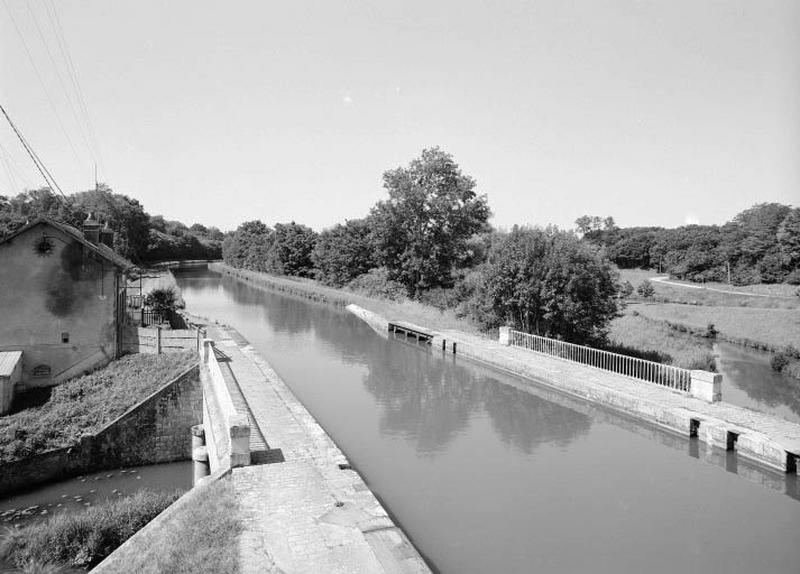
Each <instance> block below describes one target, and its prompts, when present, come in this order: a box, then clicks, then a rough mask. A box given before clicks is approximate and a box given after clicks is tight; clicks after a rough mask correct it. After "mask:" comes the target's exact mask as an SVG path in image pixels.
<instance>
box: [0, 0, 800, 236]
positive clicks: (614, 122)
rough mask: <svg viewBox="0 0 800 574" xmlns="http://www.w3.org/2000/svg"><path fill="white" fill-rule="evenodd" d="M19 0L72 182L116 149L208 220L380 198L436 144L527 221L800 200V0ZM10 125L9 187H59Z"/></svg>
mask: <svg viewBox="0 0 800 574" xmlns="http://www.w3.org/2000/svg"><path fill="white" fill-rule="evenodd" d="M0 3H3V4H4V5H3V6H0V103H2V104H3V106H4V107H6V109H7V111H8V112H9V113H10V114H11V116H12V119H14V120H15V122H16V123H17V125H18V127H19V128H20V129H21V130H22V132H23V133H24V135H25V136H26V137H27V139H28V140H29V142H30V143H31V144H32V146H33V147H34V149H35V150H36V152H37V153H38V154H39V156H40V157H41V158H42V159H43V160H44V162H45V164H46V165H47V166H48V168H49V169H50V171H51V172H52V173H53V175H54V176H55V177H56V179H57V181H58V182H59V183H60V185H61V187H62V188H64V189H65V191H67V192H73V191H79V190H83V189H88V188H90V187H92V186H93V181H94V174H93V163H94V157H95V156H97V155H99V156H101V161H100V166H99V167H98V170H99V172H100V174H99V176H100V180H101V181H105V182H107V183H108V184H109V185H110V186H111V187H112V188H113V189H114V190H115V191H117V192H119V193H124V194H127V195H130V196H133V197H135V198H137V199H139V200H140V201H141V202H142V203H143V205H144V206H145V208H146V209H147V211H148V212H149V213H151V214H159V213H160V214H163V215H164V216H166V217H167V218H170V219H180V220H182V221H183V222H185V223H187V224H190V223H193V222H202V223H205V224H207V225H217V226H219V227H221V228H223V229H229V228H232V227H235V226H236V225H238V224H239V223H241V222H242V221H245V220H250V219H261V220H263V221H264V222H266V223H268V224H270V225H271V224H273V223H275V222H285V221H290V220H295V221H298V222H303V223H306V224H308V225H311V226H312V227H314V228H315V229H317V230H319V229H321V228H323V227H327V226H330V225H332V224H334V223H336V222H339V221H343V220H344V219H345V218H355V217H360V216H363V215H365V214H366V213H367V211H368V210H369V208H370V206H372V205H373V204H374V203H375V202H376V201H377V200H379V199H381V198H384V197H385V191H384V190H383V188H382V179H381V175H382V173H383V172H384V171H385V170H387V169H391V168H394V167H397V166H398V165H405V164H407V163H408V162H409V161H410V160H411V159H412V158H414V157H415V156H417V155H419V153H420V151H421V150H422V149H423V148H424V147H430V146H435V145H438V146H440V147H442V148H443V149H444V150H445V151H447V152H449V153H451V154H453V156H454V157H455V159H456V161H457V162H458V163H459V164H460V166H461V168H462V170H463V171H464V172H465V173H467V174H469V175H471V176H473V177H474V178H475V179H476V180H477V183H478V188H479V190H480V192H481V193H485V194H487V195H488V197H489V203H490V205H491V208H492V210H493V212H494V218H493V223H494V224H495V225H499V226H504V227H508V226H510V225H512V224H514V223H521V224H522V223H532V224H547V223H555V224H558V225H560V226H565V227H571V226H572V223H573V221H574V220H575V219H576V218H577V217H578V216H580V215H583V214H596V215H613V216H614V217H615V218H616V220H617V223H618V224H620V225H663V226H677V225H681V224H683V223H685V222H700V223H721V222H723V221H726V220H728V219H730V218H731V217H732V216H733V215H734V214H735V213H737V212H739V211H741V210H742V209H744V208H747V207H749V206H750V205H752V204H753V203H756V202H762V201H779V202H782V203H791V204H794V205H800V1H798V0H793V1H771V0H764V1H759V2H755V1H752V0H749V1H741V0H720V1H707V0H661V1H633V0H628V1H602V0H586V1H566V0H553V1H547V2H535V1H528V2H512V1H508V0H507V1H503V2H472V1H470V2H466V1H464V0H461V1H455V2H434V1H432V0H428V1H425V2H414V1H402V2H400V1H397V2H388V1H386V2H363V3H361V2H331V1H319V2H311V3H306V2H296V1H289V2H287V1H284V2H267V1H263V0H262V1H257V2H214V3H210V2H199V1H197V0H192V1H183V2H178V1H169V2H166V1H163V2H155V1H144V0H137V1H135V2H134V1H127V2H118V1H107V0H103V1H99V0H97V1H92V2H89V1H74V0H56V2H55V3H54V2H53V0H29V1H28V2H24V1H22V0H0ZM53 6H56V7H57V10H58V12H57V16H58V19H60V22H61V24H62V29H63V35H64V39H65V40H66V44H67V45H68V49H69V56H70V57H71V59H72V61H73V63H74V67H75V69H76V71H77V78H78V80H79V82H78V83H79V86H80V88H81V91H82V93H83V97H84V101H85V104H86V109H87V110H88V114H89V116H90V118H91V122H92V124H93V127H94V132H95V134H96V140H97V145H93V144H92V145H89V144H91V142H92V137H91V135H87V134H86V133H82V132H88V129H87V128H86V127H85V126H84V124H85V122H84V121H83V120H82V119H81V118H82V117H83V116H82V115H81V113H80V109H81V108H80V104H79V103H78V102H77V99H76V98H75V89H74V87H73V85H72V82H71V77H70V75H69V74H68V70H67V67H66V65H65V64H64V54H63V53H62V51H61V47H60V44H59V43H58V39H59V37H58V36H57V35H55V34H54V32H53V30H54V26H53V24H54V23H56V18H55V16H56V14H54V13H53V12H52V10H48V8H52V7H53ZM12 16H13V19H12ZM34 16H35V18H34ZM14 23H16V26H17V27H18V28H19V30H20V32H21V33H22V37H23V38H24V43H23V40H22V39H21V38H20V35H19V34H18V33H17V30H16V28H15V25H14ZM37 23H38V26H39V28H38V29H37ZM55 28H57V26H56V27H55ZM39 30H41V35H40V34H39ZM45 43H46V45H47V46H48V49H47V50H46V49H45ZM25 45H27V48H28V50H29V52H30V54H31V57H32V60H33V64H32V63H31V59H30V58H29V57H28V53H27V52H26V49H25ZM48 52H49V55H48ZM51 56H52V61H51V59H50V57H51ZM54 64H55V65H54ZM34 66H35V68H36V70H38V76H37V73H36V71H35V69H34ZM57 70H58V71H57ZM39 77H41V81H40V79H39ZM42 84H44V88H43V86H42ZM62 84H63V85H62ZM48 95H49V97H48ZM68 96H69V99H68ZM54 110H55V112H54ZM62 125H63V129H62V127H61V126H62ZM81 127H83V130H81ZM65 133H66V134H68V135H65ZM68 137H69V141H68V139H67V138H68ZM70 142H71V143H70ZM0 145H1V146H2V147H0V156H2V158H3V161H0V194H9V193H17V192H18V191H21V188H22V187H38V186H40V185H41V178H40V177H38V176H37V172H36V171H35V168H34V167H33V165H32V163H31V162H30V160H28V159H27V157H26V156H25V154H24V151H23V150H22V148H21V146H20V144H19V143H18V142H17V141H16V139H15V137H14V135H13V133H12V132H11V129H10V127H9V126H8V125H7V124H5V123H2V124H0ZM73 148H74V149H73ZM90 148H91V149H90ZM9 156H10V157H9ZM9 169H10V171H11V176H10V177H9V174H8V173H7V172H8V170H9Z"/></svg>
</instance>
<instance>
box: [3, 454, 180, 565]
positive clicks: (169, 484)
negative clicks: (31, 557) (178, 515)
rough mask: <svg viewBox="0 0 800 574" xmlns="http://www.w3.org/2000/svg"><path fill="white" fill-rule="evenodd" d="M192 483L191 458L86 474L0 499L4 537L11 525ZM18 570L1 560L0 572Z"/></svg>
mask: <svg viewBox="0 0 800 574" xmlns="http://www.w3.org/2000/svg"><path fill="white" fill-rule="evenodd" d="M191 486H192V462H191V461H182V462H172V463H168V464H154V465H149V466H139V467H134V468H121V469H117V470H108V471H104V472H97V473H93V474H86V475H84V476H79V477H77V478H73V479H70V480H65V481H62V482H57V483H54V484H49V485H46V486H42V487H41V488H37V489H35V490H32V491H30V492H25V493H22V494H17V495H14V496H10V497H8V498H3V499H0V537H2V536H3V532H5V530H6V529H7V528H10V529H14V528H21V527H23V526H26V525H29V524H32V523H34V522H37V521H42V520H47V519H48V518H50V517H52V516H54V515H57V514H60V513H65V512H72V513H74V512H80V511H81V510H84V509H86V508H89V507H91V506H93V505H95V504H98V503H100V502H102V501H104V500H108V499H112V498H121V497H123V496H126V495H130V494H133V493H135V492H136V491H138V490H141V489H143V488H148V489H151V490H165V491H173V490H178V491H181V492H185V491H187V490H189V489H190V488H191ZM14 571H15V570H13V569H12V568H11V567H10V565H8V564H5V563H3V562H2V561H0V573H1V572H14ZM79 571H80V570H76V572H79Z"/></svg>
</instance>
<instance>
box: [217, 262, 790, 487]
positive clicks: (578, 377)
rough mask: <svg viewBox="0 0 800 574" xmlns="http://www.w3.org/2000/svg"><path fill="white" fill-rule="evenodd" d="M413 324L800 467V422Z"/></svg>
mask: <svg viewBox="0 0 800 574" xmlns="http://www.w3.org/2000/svg"><path fill="white" fill-rule="evenodd" d="M209 269H210V270H213V271H215V272H220V273H225V274H228V275H230V276H232V277H236V278H238V279H239V280H244V281H247V282H248V283H251V284H253V285H255V286H257V287H262V288H267V289H274V290H278V291H280V292H284V293H287V294H290V295H294V296H299V297H304V298H308V299H312V300H315V301H320V302H323V303H325V302H329V303H333V304H335V305H337V306H340V305H344V304H347V306H348V307H347V308H348V309H349V310H350V311H351V312H353V311H354V310H356V309H358V311H356V313H355V314H356V315H357V316H359V317H360V318H361V319H362V320H365V321H366V322H367V323H368V324H369V325H370V326H371V327H373V328H374V329H376V330H377V331H379V332H383V333H388V332H389V330H390V326H391V325H393V324H394V323H398V322H402V321H398V320H397V319H402V318H401V317H399V318H394V317H388V318H387V317H383V316H381V315H379V314H377V313H372V312H370V311H368V310H366V309H360V308H359V307H358V305H357V304H356V303H355V299H356V297H354V296H349V295H348V294H347V293H345V292H341V291H337V290H333V289H328V288H322V287H318V286H316V285H314V286H309V285H306V284H304V283H302V282H292V281H289V280H285V279H282V278H276V277H272V276H269V275H267V274H264V273H256V272H252V271H246V270H239V269H233V268H231V267H229V266H227V265H225V264H222V263H214V264H212V265H210V266H209ZM412 327H413V328H414V329H415V330H416V334H415V336H416V338H417V340H419V338H420V333H423V334H427V335H424V336H423V338H425V339H426V340H429V341H430V342H431V344H432V347H433V348H440V347H441V348H443V347H442V343H443V342H444V341H447V342H448V343H449V345H450V346H449V349H451V350H453V352H455V349H454V347H453V345H454V344H455V345H456V346H457V347H458V352H459V354H460V355H461V356H464V357H467V358H470V359H473V360H478V361H481V362H484V363H486V364H489V365H492V366H493V367H495V368H499V369H503V370H505V371H508V372H511V373H514V374H516V375H520V376H523V377H526V378H532V379H534V380H536V381H538V382H539V383H544V384H549V385H551V386H554V387H555V388H557V389H559V390H561V391H563V392H567V393H570V394H573V395H575V396H579V397H581V398H583V399H586V400H589V401H593V402H597V403H599V404H602V405H604V406H607V407H611V408H615V409H618V410H621V411H623V412H625V413H626V414H629V415H632V416H635V417H637V418H640V419H642V420H644V421H646V422H648V423H651V424H656V425H659V426H661V427H663V428H665V429H668V430H669V431H671V432H677V433H680V434H683V435H684V436H697V437H698V438H699V439H700V440H701V441H703V442H705V443H707V444H708V445H710V446H714V447H718V448H721V449H723V450H726V451H728V450H735V451H736V452H737V454H738V455H740V456H742V457H744V458H747V459H749V460H751V461H754V462H756V463H758V464H762V465H764V466H766V467H768V468H770V469H773V470H777V471H779V472H786V473H791V474H796V473H797V467H798V460H800V424H797V423H794V422H792V421H787V420H784V419H782V418H778V417H775V416H772V415H770V414H768V413H761V412H758V411H754V410H751V409H747V408H742V407H738V406H736V405H732V404H729V403H726V402H717V403H713V404H708V403H706V402H704V401H702V400H698V399H697V398H694V397H689V396H685V395H684V394H680V393H676V392H673V391H672V390H670V389H666V388H664V387H660V386H657V385H653V384H649V383H646V382H643V381H636V380H632V379H630V378H627V377H621V376H619V375H617V374H616V373H610V372H607V371H602V370H599V369H594V368H591V367H587V366H586V365H582V364H579V363H572V362H570V361H565V360H561V359H558V358H555V357H550V356H547V355H543V354H539V353H531V352H529V351H527V350H524V349H520V348H515V347H510V346H508V345H500V344H498V343H497V341H493V340H490V339H487V338H484V337H478V336H475V335H471V334H468V333H464V332H461V331H456V330H452V329H446V330H442V329H431V328H429V327H426V326H419V325H412Z"/></svg>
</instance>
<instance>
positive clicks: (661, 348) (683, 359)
mask: <svg viewBox="0 0 800 574" xmlns="http://www.w3.org/2000/svg"><path fill="white" fill-rule="evenodd" d="M609 342H610V345H609V347H607V348H608V350H610V351H614V352H618V353H623V354H626V355H633V356H638V357H641V358H643V359H647V360H655V361H657V362H659V363H664V364H667V365H674V366H676V367H681V368H684V369H702V370H705V371H714V370H715V367H714V354H713V352H712V350H711V344H710V342H709V341H708V340H707V339H704V338H701V337H698V336H697V335H692V334H690V333H686V332H680V331H678V330H676V329H673V328H671V327H669V326H668V325H666V324H664V323H661V322H653V321H650V320H648V319H646V318H644V317H642V316H641V315H634V314H633V313H632V312H630V311H628V312H627V313H625V315H623V316H622V317H619V318H617V319H615V320H614V321H612V322H611V328H610V330H609Z"/></svg>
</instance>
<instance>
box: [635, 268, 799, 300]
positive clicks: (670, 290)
mask: <svg viewBox="0 0 800 574" xmlns="http://www.w3.org/2000/svg"><path fill="white" fill-rule="evenodd" d="M656 276H658V274H657V273H656V272H655V271H645V270H642V269H621V270H620V281H628V282H630V284H631V285H633V287H634V288H636V287H637V286H638V285H639V284H640V283H641V282H642V281H644V280H645V279H647V280H650V283H651V284H652V285H653V288H654V289H655V291H656V293H655V297H654V299H655V300H656V301H658V302H662V303H685V304H688V305H707V306H714V307H752V308H758V309H800V297H797V296H796V295H795V291H796V290H797V289H798V287H797V286H794V285H748V286H746V287H735V286H732V285H726V284H722V283H704V284H703V285H702V286H700V285H699V284H697V283H689V282H685V281H683V282H681V281H676V280H673V279H669V281H671V282H674V283H681V284H682V285H686V287H679V286H677V285H669V284H666V283H661V282H659V281H653V280H652V278H653V277H656ZM697 287H701V288H699V289H698V288H697ZM711 289H720V290H722V291H735V293H720V292H719V291H713V290H711Z"/></svg>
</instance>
